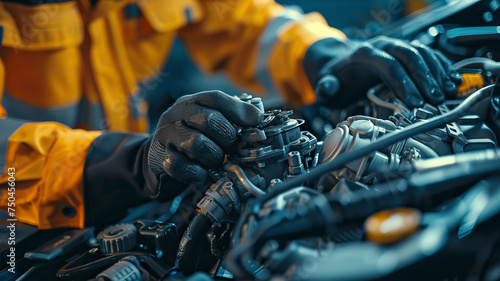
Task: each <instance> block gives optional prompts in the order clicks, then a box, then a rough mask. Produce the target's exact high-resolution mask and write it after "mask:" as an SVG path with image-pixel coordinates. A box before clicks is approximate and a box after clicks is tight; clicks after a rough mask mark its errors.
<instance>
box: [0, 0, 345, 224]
mask: <svg viewBox="0 0 500 281" xmlns="http://www.w3.org/2000/svg"><path fill="white" fill-rule="evenodd" d="M177 36H179V37H180V38H181V40H182V41H183V43H184V44H185V46H186V47H187V49H188V51H189V53H190V55H191V56H192V58H193V59H194V60H195V61H196V62H197V63H198V64H199V65H200V66H201V67H202V68H204V69H205V70H207V71H216V70H225V71H227V73H228V74H229V75H230V77H231V78H232V79H233V80H235V81H236V82H237V83H239V84H240V85H242V86H245V87H247V88H248V89H250V90H252V91H254V92H265V91H266V89H271V88H273V89H277V90H279V91H280V92H281V93H283V95H284V97H286V98H287V99H288V100H289V101H290V102H291V103H295V104H307V103H311V102H312V101H314V99H315V96H314V91H313V89H312V87H311V85H310V84H309V82H308V79H307V77H306V75H305V73H304V70H303V66H302V58H303V56H304V53H305V52H306V50H307V48H308V46H310V45H311V44H313V43H314V42H316V41H318V40H320V39H323V38H327V37H334V38H344V35H343V34H342V33H341V32H340V31H338V30H336V29H334V28H330V27H328V26H327V24H326V22H325V21H324V19H323V18H322V17H321V16H320V15H319V14H317V13H312V14H308V15H301V14H300V13H298V12H296V11H295V10H290V9H285V8H283V7H282V6H280V5H278V4H276V3H275V2H274V1H272V0H140V1H130V0H97V1H96V0H80V1H69V0H43V1H40V0H9V1H4V0H1V1H0V101H1V104H2V106H0V188H1V194H0V207H1V209H2V210H3V211H6V212H9V213H11V211H12V212H14V213H15V217H16V218H17V219H18V220H20V221H23V222H27V223H29V224H33V225H36V226H38V227H39V228H42V229H46V228H55V227H84V225H85V223H86V214H87V213H88V212H89V210H88V208H90V207H89V205H88V204H86V201H88V200H91V198H87V197H86V196H85V190H84V189H86V188H90V187H87V186H85V180H84V179H83V178H82V174H83V170H84V166H85V161H86V156H87V154H88V151H89V148H90V147H91V146H92V144H93V143H95V142H96V140H97V138H98V136H100V135H101V134H106V132H108V131H132V132H145V131H146V129H147V128H146V126H147V125H146V124H147V122H146V117H145V116H146V111H147V104H145V102H144V101H143V100H141V99H140V97H139V95H137V92H138V88H137V85H138V83H140V82H141V81H145V80H147V79H151V78H152V77H154V76H155V75H156V74H157V72H158V71H159V69H160V67H161V65H163V63H164V62H165V60H166V58H167V56H168V53H169V50H170V48H171V45H172V43H173V40H174V39H175V38H176V37H177ZM103 131H104V133H103ZM108 149H109V150H113V149H114V148H113V147H110V148H108ZM11 182H15V183H14V184H12V183H11ZM12 185H14V186H15V194H9V187H12ZM10 197H14V198H15V201H13V199H9V198H10ZM117 201H118V200H117ZM9 202H15V207H12V208H11V209H8V207H9ZM111 203H113V202H111ZM11 205H12V204H11ZM95 205H96V204H93V205H92V208H101V206H95Z"/></svg>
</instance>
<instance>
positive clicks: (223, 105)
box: [83, 91, 263, 225]
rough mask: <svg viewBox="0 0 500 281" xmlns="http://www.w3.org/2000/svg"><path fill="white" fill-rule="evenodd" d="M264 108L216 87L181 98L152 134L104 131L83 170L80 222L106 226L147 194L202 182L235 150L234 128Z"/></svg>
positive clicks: (166, 195) (163, 195)
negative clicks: (245, 101) (82, 212)
mask: <svg viewBox="0 0 500 281" xmlns="http://www.w3.org/2000/svg"><path fill="white" fill-rule="evenodd" d="M262 118H263V113H262V112H261V111H260V110H259V109H258V108H257V107H255V106H253V105H251V104H248V103H244V102H242V101H240V100H238V99H236V98H233V97H230V96H228V95H226V94H224V93H223V92H220V91H210V92H203V93H198V94H194V95H188V96H184V97H182V98H180V99H179V100H177V102H176V103H175V104H174V105H173V106H172V107H170V108H169V109H168V110H167V111H165V113H163V115H162V116H161V118H160V121H159V123H158V127H157V129H156V132H155V133H154V135H153V136H149V135H146V134H134V133H125V132H104V133H103V134H102V135H100V136H99V137H98V138H97V139H96V140H95V141H94V142H93V143H92V145H91V146H90V148H89V151H88V154H87V159H86V161H85V167H84V171H83V187H84V197H85V200H84V201H85V221H86V224H87V225H105V224H107V223H111V222H114V221H117V217H119V216H121V215H123V214H124V213H125V211H126V210H127V209H128V208H130V207H132V206H134V205H138V204H141V203H144V202H147V201H148V200H151V199H156V200H159V201H165V200H170V199H172V198H174V197H175V196H177V195H178V194H179V193H180V192H182V191H183V190H184V189H185V188H186V187H187V183H195V184H200V185H201V184H203V183H204V182H205V181H206V179H207V169H217V168H218V167H220V165H221V164H222V162H223V161H224V153H225V152H231V150H234V149H235V141H236V133H237V131H236V127H235V126H241V127H248V126H254V125H258V124H259V123H260V122H261V121H262Z"/></svg>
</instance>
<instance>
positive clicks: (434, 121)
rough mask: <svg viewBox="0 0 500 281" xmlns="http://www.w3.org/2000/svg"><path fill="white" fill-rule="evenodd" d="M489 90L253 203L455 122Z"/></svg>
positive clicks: (345, 154) (330, 163) (482, 91)
mask: <svg viewBox="0 0 500 281" xmlns="http://www.w3.org/2000/svg"><path fill="white" fill-rule="evenodd" d="M492 89H493V85H490V86H487V87H484V88H482V89H480V90H478V91H476V92H474V93H473V94H472V95H470V96H469V97H468V98H467V99H465V100H464V101H463V102H462V103H461V104H460V105H458V106H457V107H456V108H454V109H453V110H450V111H449V112H448V113H445V114H443V115H439V116H436V117H433V118H431V119H429V120H428V121H426V122H418V123H413V124H411V125H409V126H408V127H405V128H404V129H402V130H400V131H398V132H394V133H390V134H387V135H384V136H382V137H381V138H379V139H378V140H376V141H374V142H372V143H370V144H369V145H367V146H364V147H361V148H359V149H356V150H353V151H350V152H346V153H343V154H341V155H339V156H337V157H336V158H335V159H333V160H332V161H330V162H327V163H324V164H320V165H318V166H316V168H314V169H311V171H310V172H309V173H307V174H303V175H300V176H298V177H295V178H292V179H290V180H288V181H286V182H285V183H283V185H281V186H280V187H279V188H278V189H276V190H274V191H272V192H269V193H267V194H265V195H263V196H261V197H259V198H257V200H256V201H255V202H256V203H260V204H262V203H264V202H266V201H268V200H269V199H271V198H273V197H275V196H276V195H278V194H280V193H282V192H285V191H287V190H290V189H292V188H294V187H297V186H300V185H302V183H304V182H307V181H309V180H312V179H315V178H318V177H320V176H321V175H323V174H325V173H328V172H330V171H334V170H337V169H339V168H341V167H343V166H344V165H346V164H348V163H350V162H352V161H355V160H357V159H359V158H361V157H365V156H366V155H368V154H370V153H372V152H374V151H376V150H379V149H382V148H384V147H388V146H390V145H392V144H394V143H396V142H399V141H402V140H404V139H407V138H410V137H412V136H414V135H418V134H421V133H424V132H427V131H430V130H432V129H435V128H438V127H441V126H444V125H446V124H448V123H451V122H453V121H455V120H456V119H458V118H460V117H461V116H463V115H464V114H465V113H466V112H467V110H468V109H469V108H471V107H472V106H474V105H476V104H478V103H479V102H480V101H482V100H483V99H485V98H487V97H489V96H490V90H492Z"/></svg>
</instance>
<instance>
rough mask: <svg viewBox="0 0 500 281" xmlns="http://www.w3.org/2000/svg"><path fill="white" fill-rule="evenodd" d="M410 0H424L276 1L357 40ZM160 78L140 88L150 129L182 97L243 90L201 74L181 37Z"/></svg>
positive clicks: (216, 76) (398, 15) (393, 16)
mask: <svg viewBox="0 0 500 281" xmlns="http://www.w3.org/2000/svg"><path fill="white" fill-rule="evenodd" d="M410 1H419V2H423V1H425V0H406V1H405V0H349V1H345V0H308V1H304V0H277V2H278V3H280V4H283V5H287V6H289V5H293V6H298V7H300V8H301V9H302V10H303V11H304V12H305V13H308V12H312V11H317V12H320V13H321V14H322V15H323V16H324V17H325V18H326V20H327V21H328V23H329V24H330V25H331V26H333V27H336V28H339V29H341V30H342V31H344V32H345V33H346V34H347V35H348V36H349V37H350V38H358V39H367V38H370V37H372V36H374V35H376V34H377V32H379V31H380V30H381V29H383V28H384V26H386V25H388V24H389V23H391V22H394V21H395V20H397V19H400V18H401V17H402V16H404V13H405V10H404V9H395V8H394V7H401V5H403V6H404V7H406V6H407V5H408V3H409V2H410ZM427 2H429V3H430V2H436V0H427ZM398 5H399V6H398ZM398 11H399V12H398ZM159 77H161V79H154V78H153V79H152V80H151V81H150V82H146V83H145V85H143V86H142V87H141V94H143V95H144V96H145V97H146V99H147V100H148V101H149V102H150V110H149V116H150V123H151V124H150V125H151V129H154V127H155V124H156V122H157V120H158V118H159V116H160V115H161V113H163V111H165V110H166V109H167V108H168V107H169V106H170V105H171V104H172V102H173V101H174V100H175V99H177V98H178V97H180V96H183V95H186V94H192V93H196V92H199V91H204V90H211V89H219V90H222V91H224V92H226V93H228V94H239V93H241V92H242V91H244V90H243V89H240V88H238V87H237V86H236V85H234V84H233V83H231V82H230V81H229V80H228V79H227V76H226V75H225V74H224V73H216V74H211V75H206V74H204V73H202V71H201V70H200V69H198V68H197V67H196V66H195V65H194V64H193V62H192V61H191V59H190V58H189V56H188V54H187V53H186V51H185V50H184V47H183V46H182V43H181V42H180V41H179V40H177V42H176V43H175V45H174V47H173V49H172V53H171V54H170V57H169V58H168V62H167V64H166V65H165V66H164V67H163V69H162V73H161V75H160V76H159Z"/></svg>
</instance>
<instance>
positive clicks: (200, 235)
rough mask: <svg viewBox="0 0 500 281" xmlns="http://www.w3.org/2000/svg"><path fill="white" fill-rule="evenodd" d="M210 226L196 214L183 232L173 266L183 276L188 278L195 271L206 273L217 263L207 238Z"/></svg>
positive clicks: (208, 222) (207, 221)
mask: <svg viewBox="0 0 500 281" xmlns="http://www.w3.org/2000/svg"><path fill="white" fill-rule="evenodd" d="M211 226H212V221H210V220H209V219H208V218H207V217H206V216H204V215H202V214H200V213H197V214H196V215H195V216H194V218H193V220H192V221H191V223H190V224H189V227H188V228H187V229H186V231H185V232H184V235H183V236H182V239H181V242H180V243H179V249H178V251H177V258H176V261H175V265H176V267H178V268H179V269H180V270H181V271H182V272H183V273H184V274H185V275H187V276H189V275H191V274H193V273H195V272H197V271H204V272H208V271H209V270H210V269H211V268H212V267H213V266H214V265H215V263H216V262H217V257H216V256H214V255H213V254H212V252H211V250H210V244H209V242H208V238H207V233H208V231H209V230H210V227H211Z"/></svg>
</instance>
